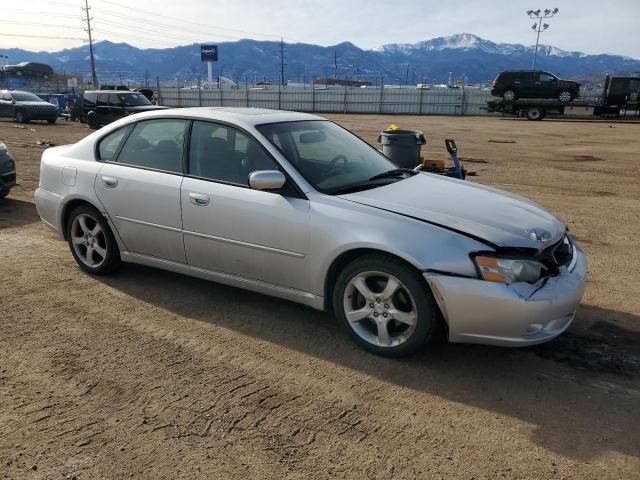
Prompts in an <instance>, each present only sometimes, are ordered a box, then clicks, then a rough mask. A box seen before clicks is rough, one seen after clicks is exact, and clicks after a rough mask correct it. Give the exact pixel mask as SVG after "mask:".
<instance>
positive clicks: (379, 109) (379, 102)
mask: <svg viewBox="0 0 640 480" xmlns="http://www.w3.org/2000/svg"><path fill="white" fill-rule="evenodd" d="M382 92H384V84H382V85H381V86H380V100H379V101H378V113H382Z"/></svg>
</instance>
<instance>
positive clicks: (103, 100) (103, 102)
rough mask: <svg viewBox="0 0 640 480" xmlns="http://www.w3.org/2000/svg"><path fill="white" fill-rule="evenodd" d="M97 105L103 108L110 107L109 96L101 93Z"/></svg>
mask: <svg viewBox="0 0 640 480" xmlns="http://www.w3.org/2000/svg"><path fill="white" fill-rule="evenodd" d="M97 104H98V106H101V107H106V106H108V105H109V94H107V93H101V94H100V95H98V102H97Z"/></svg>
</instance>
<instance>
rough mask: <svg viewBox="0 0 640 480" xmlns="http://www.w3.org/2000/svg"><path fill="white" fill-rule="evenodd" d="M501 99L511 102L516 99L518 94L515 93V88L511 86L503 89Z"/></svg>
mask: <svg viewBox="0 0 640 480" xmlns="http://www.w3.org/2000/svg"><path fill="white" fill-rule="evenodd" d="M502 99H503V100H504V101H505V102H513V101H514V100H517V99H518V95H516V91H515V90H513V89H512V88H509V89H507V90H505V91H504V93H503V94H502Z"/></svg>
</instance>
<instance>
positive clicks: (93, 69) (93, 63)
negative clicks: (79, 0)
mask: <svg viewBox="0 0 640 480" xmlns="http://www.w3.org/2000/svg"><path fill="white" fill-rule="evenodd" d="M82 10H84V12H85V13H86V14H87V18H83V20H85V21H86V22H87V28H86V30H85V32H87V33H88V34H89V58H90V59H91V84H92V85H93V88H98V77H97V75H96V61H95V59H94V58H93V38H92V37H91V15H89V10H90V8H89V0H84V8H83V9H82Z"/></svg>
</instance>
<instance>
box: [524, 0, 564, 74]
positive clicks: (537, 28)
mask: <svg viewBox="0 0 640 480" xmlns="http://www.w3.org/2000/svg"><path fill="white" fill-rule="evenodd" d="M556 13H558V9H557V8H554V9H553V10H550V9H548V8H545V10H544V11H541V10H540V9H537V10H527V15H529V18H530V19H531V20H536V23H534V24H533V25H531V30H533V31H534V32H537V34H538V35H537V37H536V49H535V50H534V52H533V62H532V63H531V70H535V69H536V57H537V56H538V44H539V43H540V33H542V32H544V31H545V30H546V29H547V28H549V24H548V23H543V22H542V21H543V20H545V19H547V18H551V17H553V16H554V15H555V14H556Z"/></svg>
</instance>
